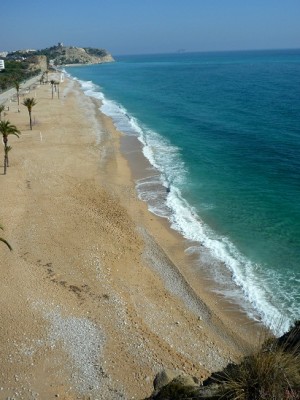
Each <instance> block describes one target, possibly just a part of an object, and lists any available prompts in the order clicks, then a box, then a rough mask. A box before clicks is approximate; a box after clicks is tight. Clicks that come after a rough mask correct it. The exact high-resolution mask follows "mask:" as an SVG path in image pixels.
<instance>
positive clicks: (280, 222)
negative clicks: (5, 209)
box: [67, 50, 300, 330]
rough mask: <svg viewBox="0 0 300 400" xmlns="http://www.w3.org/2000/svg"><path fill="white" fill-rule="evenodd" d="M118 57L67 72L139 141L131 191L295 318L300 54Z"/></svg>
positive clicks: (273, 307)
mask: <svg viewBox="0 0 300 400" xmlns="http://www.w3.org/2000/svg"><path fill="white" fill-rule="evenodd" d="M116 61H117V62H116V63H112V64H104V65H95V66H86V67H72V68H67V72H68V73H69V74H71V75H72V76H73V77H76V78H77V79H79V80H80V82H81V84H82V89H83V90H84V91H85V93H86V94H87V95H89V96H94V97H97V98H101V99H102V100H103V106H102V108H101V109H102V111H103V112H104V113H106V114H107V115H109V116H111V117H112V118H113V120H114V122H115V124H116V126H117V127H118V128H119V129H120V130H121V131H123V132H124V133H125V134H126V135H135V136H137V137H138V138H139V140H140V141H141V142H142V144H143V152H144V154H145V156H146V157H147V158H148V159H149V161H150V162H151V164H152V165H153V166H154V167H155V168H154V169H153V174H152V176H151V177H150V178H147V179H144V180H140V181H138V182H137V191H138V193H139V196H140V197H141V198H142V199H143V200H146V201H148V204H149V208H150V210H151V211H152V212H154V213H156V214H158V215H161V216H163V217H166V218H168V219H169V221H170V224H171V225H172V227H173V228H174V229H176V230H178V231H180V232H181V233H182V235H183V236H184V237H185V238H187V239H190V240H191V241H192V242H191V246H190V248H189V249H188V251H189V252H194V253H195V254H198V257H199V262H201V263H202V264H205V265H206V266H207V268H208V269H210V271H211V273H212V275H214V277H215V279H216V280H219V281H220V283H222V282H221V281H222V280H223V279H225V278H224V277H223V276H222V273H221V270H220V265H222V268H226V269H227V270H229V271H230V275H231V276H232V279H233V281H234V282H235V283H236V284H237V285H238V287H239V290H240V292H241V293H242V294H243V297H244V299H246V300H247V301H248V302H250V303H251V305H252V307H253V308H255V309H256V310H257V311H258V313H259V315H260V318H261V319H262V320H263V321H264V323H265V324H267V325H268V326H270V327H271V328H273V329H274V330H275V329H276V327H277V326H278V321H280V323H281V327H282V329H284V328H286V327H287V326H288V324H290V323H291V322H292V321H294V320H295V319H297V318H298V319H299V318H300V266H299V265H300V264H299V262H300V50H290V51H288V50H285V51H265V52H263V51H259V52H227V53H193V54H174V55H172V54H168V55H143V56H142V55H139V56H122V57H116ZM159 187H160V188H161V189H159ZM163 187H164V188H163ZM166 188H168V190H166ZM200 248H201V249H202V250H201V251H200ZM203 249H205V250H203ZM216 265H218V266H219V267H216ZM226 287H227V286H226V285H224V294H225V295H226V296H229V297H230V296H232V297H233V296H235V295H236V293H233V291H231V293H228V290H227V292H226Z"/></svg>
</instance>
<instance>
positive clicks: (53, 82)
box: [50, 79, 55, 99]
mask: <svg viewBox="0 0 300 400" xmlns="http://www.w3.org/2000/svg"><path fill="white" fill-rule="evenodd" d="M50 83H51V87H52V99H53V88H54V85H55V80H54V79H51V81H50Z"/></svg>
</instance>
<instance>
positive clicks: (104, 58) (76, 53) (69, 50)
mask: <svg viewBox="0 0 300 400" xmlns="http://www.w3.org/2000/svg"><path fill="white" fill-rule="evenodd" d="M36 56H46V58H47V61H48V63H49V64H52V65H66V64H68V65H70V64H101V63H107V62H113V61H115V60H114V58H113V57H112V55H111V54H110V53H109V52H108V51H107V50H105V49H98V48H91V47H75V46H64V45H63V44H62V43H58V44H57V45H55V46H52V47H48V48H46V49H42V50H20V51H15V52H13V53H9V54H8V55H7V59H10V60H17V61H24V60H28V59H29V58H33V57H36Z"/></svg>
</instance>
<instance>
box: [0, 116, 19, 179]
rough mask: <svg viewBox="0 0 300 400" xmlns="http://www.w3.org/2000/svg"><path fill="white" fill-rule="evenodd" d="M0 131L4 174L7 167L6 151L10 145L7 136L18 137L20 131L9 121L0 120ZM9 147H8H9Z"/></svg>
mask: <svg viewBox="0 0 300 400" xmlns="http://www.w3.org/2000/svg"><path fill="white" fill-rule="evenodd" d="M0 133H1V134H2V138H3V143H4V175H5V174H6V168H7V167H8V152H9V150H11V147H10V146H8V136H9V135H15V136H17V137H19V135H20V134H21V132H20V131H19V129H17V127H16V126H15V125H12V124H11V123H10V122H9V121H0ZM9 147H10V148H9Z"/></svg>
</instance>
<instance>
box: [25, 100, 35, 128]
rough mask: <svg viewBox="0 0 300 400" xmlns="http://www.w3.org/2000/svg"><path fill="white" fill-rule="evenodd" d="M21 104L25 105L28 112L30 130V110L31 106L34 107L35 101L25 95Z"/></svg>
mask: <svg viewBox="0 0 300 400" xmlns="http://www.w3.org/2000/svg"><path fill="white" fill-rule="evenodd" d="M22 104H23V106H25V107H27V109H28V114H29V122H30V129H31V130H32V119H31V112H32V107H34V106H35V105H36V104H37V103H36V101H35V99H34V98H33V97H31V98H30V97H27V98H26V99H24V101H23V103H22Z"/></svg>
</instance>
